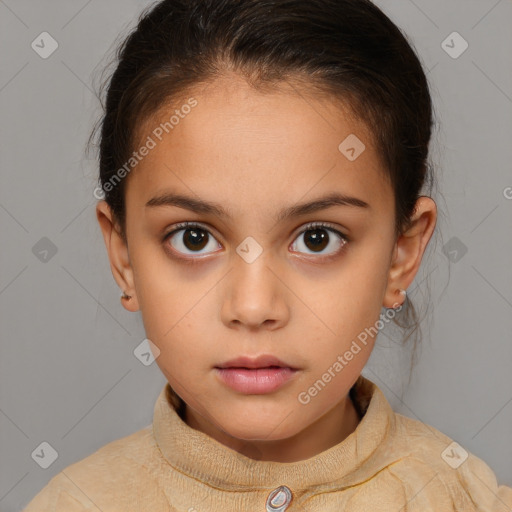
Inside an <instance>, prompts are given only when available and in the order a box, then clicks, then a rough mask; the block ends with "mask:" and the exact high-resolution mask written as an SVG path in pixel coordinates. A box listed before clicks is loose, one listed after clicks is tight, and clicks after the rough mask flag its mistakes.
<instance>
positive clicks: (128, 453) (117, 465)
mask: <svg viewBox="0 0 512 512" xmlns="http://www.w3.org/2000/svg"><path fill="white" fill-rule="evenodd" d="M351 396H352V397H353V400H354V403H355V404H356V406H357V408H358V409H359V411H360V413H362V414H364V416H363V418H362V419H361V421H360V423H359V425H358V427H357V428H356V430H355V431H354V432H353V433H352V434H351V435H349V436H348V437H347V438H346V439H344V440H343V441H342V442H341V443H339V444H338V445H336V446H334V447H332V448H330V449H329V450H326V451H324V452H322V453H320V454H318V455H316V456H315V457H313V458H311V459H308V460H304V461H300V462H294V463H286V464H284V463H276V462H268V461H261V460H254V459H252V458H248V457H245V456H243V455H241V454H239V453H238V452H236V451H234V450H232V449H230V448H228V447H226V446H224V445H222V444H220V443H218V442H217V441H216V440H214V439H213V438H211V437H209V436H207V435H206V434H204V433H202V432H199V431H197V430H195V429H193V428H191V427H189V426H188V425H187V424H186V423H184V422H183V420H182V419H181V416H180V413H181V410H180V409H179V407H177V405H178V403H179V402H178V399H177V395H175V394H174V392H173V390H172V388H171V387H170V386H169V385H168V384H166V386H165V387H164V389H163V390H162V391H161V393H160V395H159V397H158V400H157V402H156V405H155V409H154V417H153V423H152V425H149V426H147V427H146V428H144V429H142V430H139V431H138V432H135V433H133V434H131V435H129V436H126V437H124V438H121V439H118V440H116V441H113V442H111V443H109V444H107V445H105V446H104V447H102V448H100V449H99V450H98V451H96V452H95V453H93V454H92V455H90V456H88V457H86V458H85V459H83V460H81V461H79V462H76V463H74V464H71V465H69V466H68V467H67V468H65V469H64V470H63V471H61V472H60V473H58V474H57V475H56V476H54V477H53V478H52V479H51V480H50V482H49V483H48V485H47V486H46V487H44V488H43V490H42V491H41V492H40V493H39V494H38V495H37V496H36V497H35V498H34V499H33V500H32V501H31V502H30V503H29V505H28V506H27V507H26V508H25V510H24V512H78V511H84V510H87V511H94V512H98V511H102V512H114V511H115V512H143V511H148V512H164V511H165V512H169V511H179V512H205V511H208V512H210V511H211V512H241V511H248V512H258V511H262V512H268V511H287V512H294V511H301V512H331V511H342V510H343V511H346V512H356V511H357V512H359V511H365V512H367V511H371V512H373V511H375V512H387V511H393V512H399V511H401V512H416V511H420V510H421V511H435V512H449V511H460V512H462V511H464V512H469V511H482V512H483V511H485V512H491V511H492V512H511V511H512V488H510V487H505V486H500V487H498V485H497V482H496V477H495V475H494V473H493V472H492V470H491V469H490V468H489V467H488V466H487V465H486V464H485V463H484V462H483V461H482V460H481V459H479V458H477V457H475V456H474V455H472V454H468V455H466V454H467V452H465V451H464V449H463V448H462V447H459V446H458V445H451V443H452V440H451V439H450V438H448V437H447V436H445V435H444V434H442V433H441V432H439V431H438V430H436V429H435V428H433V427H430V426H429V425H427V424H424V423H421V422H419V421H416V420H413V419H410V418H408V417H405V416H402V415H400V414H397V413H395V412H394V411H393V410H392V409H391V406H390V405H389V403H388V401H387V400H386V398H385V396H384V394H383V393H382V391H381V390H380V389H379V388H378V386H376V385H375V384H374V383H373V382H371V381H370V380H368V379H366V378H364V377H363V376H360V377H359V379H358V381H357V382H356V384H355V385H354V388H353V390H352V391H351ZM173 404H174V405H173ZM450 445H451V446H450ZM466 457H467V458H466Z"/></svg>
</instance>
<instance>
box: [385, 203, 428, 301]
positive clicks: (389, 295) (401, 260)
mask: <svg viewBox="0 0 512 512" xmlns="http://www.w3.org/2000/svg"><path fill="white" fill-rule="evenodd" d="M436 219H437V208H436V203H435V202H434V201H433V199H431V198H430V197H426V196H421V197H419V198H418V200H417V201H416V205H415V207H414V211H413V214H412V216H411V221H410V224H409V227H408V228H407V230H406V231H405V232H404V233H403V234H401V235H400V236H399V237H398V238H397V241H396V243H395V248H394V251H393V257H392V260H391V265H390V268H389V274H388V284H387V286H386V292H385V295H384V301H383V303H382V305H383V306H384V307H386V308H392V307H393V306H394V307H397V305H398V304H402V303H403V299H402V296H401V295H400V289H403V290H406V289H407V288H408V286H409V285H410V284H411V283H412V281H413V280H414V276H415V275H416V273H417V272H418V269H419V268H420V264H421V260H422V258H423V254H424V252H425V249H426V247H427V244H428V242H429V240H430V237H431V236H432V233H433V232H434V228H435V226H436Z"/></svg>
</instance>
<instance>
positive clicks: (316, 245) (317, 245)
mask: <svg viewBox="0 0 512 512" xmlns="http://www.w3.org/2000/svg"><path fill="white" fill-rule="evenodd" d="M306 233H310V235H309V236H306V240H311V241H312V242H311V245H312V247H310V246H309V244H308V243H307V242H306V246H307V247H308V249H311V250H312V251H321V250H323V249H324V248H325V247H326V245H327V244H328V243H329V235H328V234H327V233H326V230H325V229H322V228H315V229H308V230H307V231H306ZM306 233H305V235H306Z"/></svg>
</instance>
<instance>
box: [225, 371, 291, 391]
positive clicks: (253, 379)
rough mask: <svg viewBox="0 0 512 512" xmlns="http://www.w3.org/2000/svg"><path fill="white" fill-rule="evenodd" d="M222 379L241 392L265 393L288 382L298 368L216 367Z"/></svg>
mask: <svg viewBox="0 0 512 512" xmlns="http://www.w3.org/2000/svg"><path fill="white" fill-rule="evenodd" d="M215 371H216V372H217V375H218V376H219V378H220V379H221V381H222V382H223V383H224V384H226V385H227V386H229V387H230V388H232V389H234V390H235V391H239V392H240V393H245V394H249V395H263V394H265V393H272V392H273V391H276V390H277V389H279V388H280V387H281V386H283V385H284V384H285V383H286V382H288V381H289V380H290V379H291V378H292V376H293V375H294V374H295V373H296V371H297V370H293V369H292V368H282V367H277V366H273V367H271V368H252V369H249V368H215Z"/></svg>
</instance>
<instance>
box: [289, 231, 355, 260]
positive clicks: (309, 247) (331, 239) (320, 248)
mask: <svg viewBox="0 0 512 512" xmlns="http://www.w3.org/2000/svg"><path fill="white" fill-rule="evenodd" d="M296 240H297V242H294V244H293V245H292V248H295V249H294V250H297V247H298V250H299V252H302V251H305V252H306V254H321V255H325V256H328V255H332V254H336V253H337V252H339V251H340V250H341V249H342V248H343V246H344V245H345V244H346V243H347V242H348V239H347V237H346V236H345V235H343V234H342V233H340V232H339V231H337V230H336V229H333V228H331V227H329V226H327V225H325V224H313V225H309V226H307V227H306V229H305V230H303V231H302V232H301V233H300V234H299V236H298V237H297V238H296ZM326 248H331V249H332V250H331V251H327V252H324V250H325V249H326ZM308 251H311V252H308Z"/></svg>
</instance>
